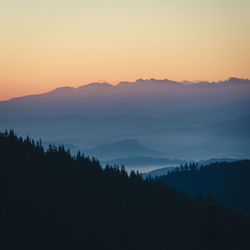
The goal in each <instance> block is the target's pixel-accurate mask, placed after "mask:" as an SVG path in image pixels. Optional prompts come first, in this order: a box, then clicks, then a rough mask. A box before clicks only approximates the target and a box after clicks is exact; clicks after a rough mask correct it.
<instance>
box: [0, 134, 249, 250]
mask: <svg viewBox="0 0 250 250" xmlns="http://www.w3.org/2000/svg"><path fill="white" fill-rule="evenodd" d="M0 160H1V167H0V185H1V189H0V192H1V194H0V197H1V206H0V210H1V213H0V216H1V224H0V227H1V238H2V239H1V242H0V244H1V246H0V247H1V249H25V250H27V249H109V250H110V249H115V250H117V249H129V250H131V249H136V250H138V249H143V250H146V249H157V250H161V249H187V250H189V249H190V250H195V249H197V250H198V249H208V250H211V249H225V250H230V249H249V246H250V237H249V235H250V221H249V217H245V216H243V215H239V214H236V213H234V212H232V211H231V210H230V209H225V208H223V207H222V206H220V205H218V204H217V203H216V202H215V201H214V200H213V199H209V200H208V202H206V201H205V200H204V199H202V198H195V199H193V200H191V199H190V198H189V197H188V196H187V195H186V194H184V193H178V192H177V191H176V190H175V189H173V188H168V187H167V186H166V185H164V184H162V183H160V182H150V181H147V180H145V181H144V180H143V179H142V178H141V176H140V175H139V174H136V173H135V172H131V174H130V175H129V176H128V175H127V173H126V171H125V170H124V168H118V167H110V166H106V167H105V168H104V169H103V168H102V167H101V166H100V164H99V162H98V161H97V160H95V159H92V160H91V159H89V158H87V157H84V155H82V154H80V153H79V154H77V156H75V157H72V156H71V155H70V153H69V152H68V151H67V150H65V149H64V147H62V146H60V147H58V148H56V147H53V146H49V147H48V150H47V151H45V150H44V148H43V147H42V145H41V143H39V142H38V143H35V142H34V141H32V140H31V139H30V138H26V139H23V138H18V137H17V136H15V134H14V133H13V131H10V132H9V133H8V132H6V133H1V134H0Z"/></svg>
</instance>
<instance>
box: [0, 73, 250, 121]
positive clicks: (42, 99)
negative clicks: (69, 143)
mask: <svg viewBox="0 0 250 250" xmlns="http://www.w3.org/2000/svg"><path fill="white" fill-rule="evenodd" d="M249 90H250V80H247V79H237V78H230V79H229V80H227V81H221V82H213V83H208V82H206V83H204V82H201V83H195V84H183V83H180V82H174V81H169V80H167V79H166V80H155V79H150V80H137V81H136V82H131V83H130V82H122V83H120V84H118V85H116V86H113V85H110V84H108V83H94V84H88V85H85V86H82V87H79V88H72V87H63V88H58V89H56V90H53V91H51V92H48V93H44V94H40V95H32V96H25V97H19V98H13V99H11V100H9V101H2V102H0V115H1V117H4V116H5V117H6V116H8V117H11V116H18V115H20V114H22V115H23V116H29V115H68V114H72V113H74V114H83V115H91V116H93V115H94V116H96V115H99V116H100V115H102V116H105V115H106V116H107V115H109V116H113V115H121V114H122V115H128V114H134V115H135V114H137V115H138V114H139V113H140V114H141V115H148V116H161V115H163V114H172V113H175V112H176V111H177V110H183V108H184V110H185V109H188V108H193V107H198V106H200V105H202V106H213V105H218V104H223V103H226V102H231V101H234V100H238V99H249V98H250V97H249ZM211 100H213V101H212V102H211Z"/></svg>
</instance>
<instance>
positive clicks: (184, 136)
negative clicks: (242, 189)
mask: <svg viewBox="0 0 250 250" xmlns="http://www.w3.org/2000/svg"><path fill="white" fill-rule="evenodd" d="M6 128H7V129H11V128H12V129H14V130H15V131H16V132H17V133H18V134H19V135H22V136H26V135H30V136H32V137H34V138H35V139H40V138H43V139H44V145H45V146H46V145H48V144H49V143H52V144H56V145H59V144H64V145H66V146H68V147H69V148H70V149H71V151H72V153H76V152H77V151H78V150H80V151H83V152H85V154H86V155H91V156H96V157H97V158H99V159H100V160H102V161H103V162H104V163H106V162H114V161H115V162H119V163H123V164H126V165H127V166H133V167H135V166H136V167H137V168H138V169H139V168H141V166H142V164H144V165H147V166H149V165H153V166H154V167H156V168H160V167H168V166H170V162H169V161H171V160H172V159H178V161H190V160H195V161H199V160H202V159H210V158H238V159H242V158H248V157H249V156H250V152H249V148H250V143H249V142H250V132H249V131H250V129H249V128H250V80H248V79H238V78H230V79H228V80H226V81H219V82H212V83H210V82H199V83H187V82H175V81H170V80H167V79H165V80H156V79H150V80H142V79H139V80H137V81H135V82H121V83H119V84H118V85H116V86H113V85H110V84H108V83H92V84H88V85H85V86H81V87H79V88H72V87H62V88H58V89H55V90H53V91H51V92H48V93H44V94H40V95H31V96H24V97H18V98H13V99H11V100H8V101H1V102H0V130H4V129H6ZM164 164H166V165H164Z"/></svg>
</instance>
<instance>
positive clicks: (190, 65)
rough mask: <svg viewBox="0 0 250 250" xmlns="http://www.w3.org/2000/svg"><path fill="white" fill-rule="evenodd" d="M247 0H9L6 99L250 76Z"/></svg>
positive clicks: (1, 12)
mask: <svg viewBox="0 0 250 250" xmlns="http://www.w3.org/2000/svg"><path fill="white" fill-rule="evenodd" d="M249 12H250V2H249V1H247V0H238V1H236V0H217V1H216V0H210V1H198V0H177V1H163V0H147V1H145V0H144V1H142V0H133V1H130V0H128V1H119V0H116V1H115V0H106V1H101V0H85V1H80V0H72V1H66V0H60V1H59V0H50V1H49V0H44V1H31V0H23V1H18V0H11V1H10V0H2V1H1V2H0V21H1V36H2V37H1V39H0V48H1V57H0V68H1V71H0V100H6V99H9V98H12V97H15V96H23V95H29V94H36V93H42V92H47V91H50V90H52V89H55V88H57V87H61V86H72V87H77V86H80V85H84V84H87V83H90V82H108V83H111V84H117V83H118V82H120V81H135V80H136V79H139V78H143V79H150V78H156V79H166V78H167V79H170V80H175V81H184V80H188V81H198V80H200V81H203V80H204V81H219V80H225V79H228V78H229V77H239V78H248V79H249V78H250V67H249V65H250V31H249V27H250V15H249Z"/></svg>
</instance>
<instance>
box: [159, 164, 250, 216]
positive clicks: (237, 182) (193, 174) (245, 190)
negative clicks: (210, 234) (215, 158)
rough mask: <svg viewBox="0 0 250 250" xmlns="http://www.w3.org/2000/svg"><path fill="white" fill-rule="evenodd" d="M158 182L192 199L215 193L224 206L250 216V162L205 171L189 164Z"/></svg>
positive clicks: (203, 167)
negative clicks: (189, 195) (192, 197)
mask: <svg viewBox="0 0 250 250" xmlns="http://www.w3.org/2000/svg"><path fill="white" fill-rule="evenodd" d="M156 179H157V180H160V181H162V182H164V183H166V184H167V185H168V186H172V187H173V186H174V187H176V188H177V189H178V190H179V191H181V190H184V191H185V192H187V193H188V194H191V195H192V196H195V195H202V196H203V197H207V196H208V194H209V193H210V194H211V193H212V194H213V196H214V198H215V199H216V200H217V201H219V202H220V203H221V204H223V205H224V206H230V207H231V208H233V209H235V210H236V211H239V212H244V213H245V214H248V215H250V199H249V191H250V182H249V180H250V160H242V161H235V162H215V163H212V164H209V165H206V166H201V167H199V166H198V164H197V165H196V164H189V165H188V164H186V165H184V166H181V167H179V168H175V169H171V170H170V171H169V172H168V174H167V175H163V176H160V177H156Z"/></svg>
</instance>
